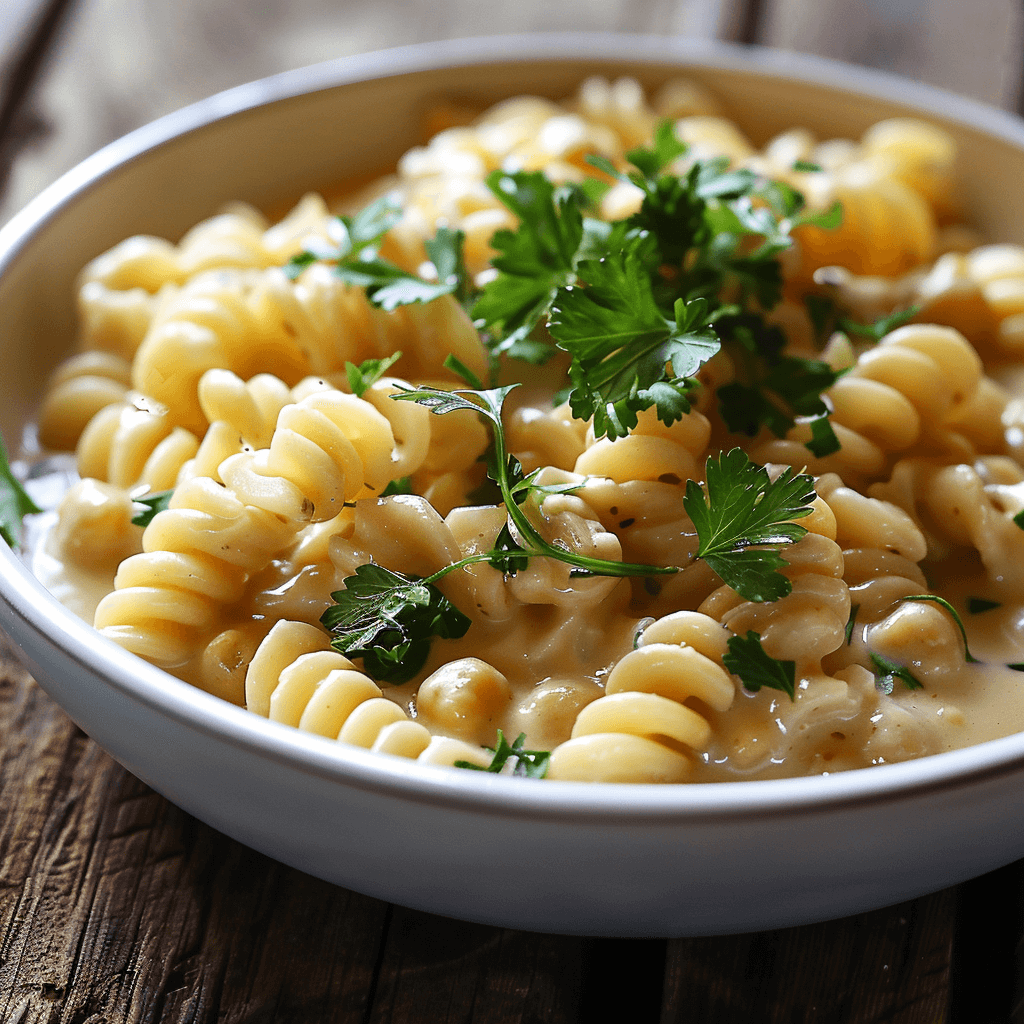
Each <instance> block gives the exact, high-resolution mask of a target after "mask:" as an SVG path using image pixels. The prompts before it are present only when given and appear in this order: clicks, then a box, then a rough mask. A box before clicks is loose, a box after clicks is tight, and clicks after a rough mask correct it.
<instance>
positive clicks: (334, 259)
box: [284, 196, 469, 311]
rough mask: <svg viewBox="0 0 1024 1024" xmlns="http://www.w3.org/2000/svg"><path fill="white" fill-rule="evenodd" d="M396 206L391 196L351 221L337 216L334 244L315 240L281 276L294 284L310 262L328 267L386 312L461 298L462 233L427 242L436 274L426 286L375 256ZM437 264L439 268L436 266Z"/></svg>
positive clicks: (397, 213) (441, 232)
mask: <svg viewBox="0 0 1024 1024" xmlns="http://www.w3.org/2000/svg"><path fill="white" fill-rule="evenodd" d="M401 212H402V211H401V207H400V206H399V205H398V204H397V203H396V202H395V200H394V199H392V198H391V197H390V196H384V197H383V198H381V199H378V200H376V202H373V203H371V204H370V205H369V206H367V207H366V208H365V209H363V210H360V211H359V213H357V214H355V215H354V216H352V217H347V216H342V217H336V218H334V220H333V221H331V224H330V233H331V236H332V241H334V242H335V245H333V246H332V245H330V244H327V243H324V242H322V241H320V240H314V241H311V242H310V243H309V248H307V249H305V250H304V251H303V252H300V253H299V254H298V255H296V256H293V257H292V258H291V260H290V261H289V262H288V263H287V264H285V267H284V272H285V274H287V275H288V277H289V278H291V279H292V280H294V279H295V278H297V277H298V276H299V274H301V273H302V271H303V270H305V269H306V267H308V266H309V265H310V264H312V263H330V264H333V265H334V270H335V273H336V274H337V275H338V276H339V277H340V278H342V279H343V280H345V281H347V282H348V283H349V284H351V285H355V286H356V287H359V288H365V289H366V295H367V298H369V300H370V301H371V302H372V303H373V304H374V305H375V306H380V307H381V308H382V309H385V310H389V311H390V310H393V309H395V308H397V307H398V306H405V305H409V304H410V303H413V302H432V301H433V300H434V299H438V298H440V297H441V296H442V295H452V294H454V295H457V296H459V297H460V298H461V297H462V296H464V295H465V293H466V290H467V288H468V287H469V285H468V282H467V277H466V268H465V264H464V262H463V259H462V244H463V241H464V236H463V234H462V232H461V231H452V230H450V229H449V228H438V231H437V234H436V235H435V236H434V238H433V239H432V240H431V241H430V242H427V243H426V247H427V252H428V254H429V255H430V257H431V260H432V261H434V266H435V268H436V269H437V271H438V280H436V281H427V280H425V279H424V278H422V277H419V276H418V275H417V274H410V273H409V272H408V271H407V270H403V269H402V268H401V267H399V266H398V265H397V264H395V263H392V262H391V261H390V260H386V259H384V258H383V257H381V256H380V255H379V249H380V245H381V242H382V241H383V238H384V236H385V235H386V234H387V233H388V231H390V230H391V228H392V227H394V226H395V224H396V223H397V222H398V220H399V219H400V217H401ZM438 264H440V265H438Z"/></svg>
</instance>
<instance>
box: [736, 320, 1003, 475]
mask: <svg viewBox="0 0 1024 1024" xmlns="http://www.w3.org/2000/svg"><path fill="white" fill-rule="evenodd" d="M826 398H827V400H828V401H829V403H830V404H831V406H832V408H833V414H832V417H831V420H832V424H833V428H834V430H835V433H836V436H837V438H838V440H839V442H840V445H841V447H840V450H839V451H838V452H836V453H835V454H833V455H828V456H824V457H821V458H815V457H814V456H812V455H811V453H810V452H808V451H807V449H806V448H804V442H806V441H809V440H810V438H811V434H810V428H809V427H807V426H804V425H799V424H798V426H797V427H796V428H794V429H793V430H792V431H791V432H790V434H789V436H788V437H787V438H786V439H784V440H769V441H766V442H764V443H762V444H760V445H758V446H756V447H755V449H754V457H755V458H756V459H757V460H758V461H764V462H785V463H790V464H792V463H797V462H801V463H802V464H805V465H806V466H807V467H808V468H809V469H810V470H812V471H813V472H816V473H823V472H837V473H839V474H840V475H841V476H842V477H843V478H844V479H845V480H847V482H849V483H853V484H861V485H863V484H865V483H867V482H870V481H872V480H879V479H884V477H885V476H886V475H887V472H888V471H889V470H890V468H891V466H892V463H893V461H894V455H895V453H899V452H902V451H906V450H908V449H910V448H915V449H917V450H922V451H926V452H934V453H935V454H936V455H938V456H940V457H942V458H949V459H964V458H966V459H970V458H973V457H974V455H975V454H976V453H977V452H978V451H979V450H981V451H986V450H987V451H990V452H991V451H992V447H991V446H994V445H999V444H1001V442H1002V437H1003V428H1002V422H1001V414H1002V410H1003V407H1004V406H1005V402H1006V396H1005V395H1004V394H1003V393H1001V392H1000V390H999V389H998V388H997V387H995V386H994V385H990V384H989V382H988V381H987V379H986V378H985V377H984V375H983V370H982V363H981V359H980V358H979V357H978V354H977V352H976V351H975V350H974V348H973V347H972V346H971V345H970V344H969V343H968V342H967V340H966V339H965V338H964V337H963V336H962V335H961V334H959V333H958V332H957V331H955V330H953V329H951V328H946V327H939V326H936V325H930V324H909V325H907V326H905V327H900V328H897V329H896V330H895V331H892V332H890V333H889V334H887V335H886V336H885V337H884V338H883V339H882V340H881V341H880V342H879V343H878V345H876V346H875V347H874V348H869V349H867V350H866V351H864V352H863V353H862V354H861V355H860V356H859V357H858V359H857V362H856V365H855V366H853V367H852V368H851V369H850V371H849V372H848V373H846V374H844V375H843V376H842V377H840V379H839V380H838V381H836V383H835V384H834V385H833V386H832V387H831V388H830V389H829V390H828V391H827V392H826Z"/></svg>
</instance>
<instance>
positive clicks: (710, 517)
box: [683, 448, 815, 601]
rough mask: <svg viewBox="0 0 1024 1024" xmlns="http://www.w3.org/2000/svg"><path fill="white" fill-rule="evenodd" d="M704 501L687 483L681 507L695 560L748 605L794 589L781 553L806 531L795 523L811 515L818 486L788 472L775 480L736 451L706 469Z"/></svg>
mask: <svg viewBox="0 0 1024 1024" xmlns="http://www.w3.org/2000/svg"><path fill="white" fill-rule="evenodd" d="M705 473H706V477H707V484H706V492H707V493H706V496H705V489H704V488H701V486H700V484H698V483H697V481H696V480H688V481H687V483H686V495H685V497H684V498H683V507H684V508H685V509H686V513H687V515H689V517H690V519H691V521H692V522H693V525H694V527H695V528H696V530H697V539H698V542H699V543H698V547H697V557H698V558H703V559H704V561H705V562H706V563H707V564H708V566H710V567H711V568H712V569H714V571H715V572H716V573H718V575H719V576H720V577H721V578H722V581H723V582H724V583H726V584H727V585H728V586H730V587H732V588H733V590H735V591H736V592H737V593H738V594H739V595H740V596H741V597H743V598H746V600H748V601H776V600H778V599H779V598H780V597H785V596H786V594H788V593H790V591H791V590H792V589H793V584H792V583H791V582H790V581H789V580H788V579H787V578H786V577H785V576H783V575H782V574H781V573H780V572H779V571H778V570H779V569H780V568H782V567H783V566H784V565H786V564H787V562H786V561H785V560H784V559H783V558H782V557H781V555H780V554H779V549H780V548H782V547H785V546H786V545H787V544H793V543H794V542H796V541H797V540H799V539H800V538H801V537H802V536H803V535H804V534H805V533H807V531H806V530H805V529H804V528H803V527H802V526H799V525H797V524H796V523H794V522H792V520H793V519H801V518H803V517H804V516H807V515H810V513H811V502H812V501H813V500H814V498H815V491H814V481H813V479H812V478H811V477H809V476H806V475H804V474H799V475H794V473H793V470H792V468H790V469H787V470H786V471H785V472H784V473H783V474H782V475H781V476H780V477H778V479H776V480H771V479H770V478H769V476H768V471H767V470H766V469H765V468H764V466H759V465H757V463H755V462H751V461H750V459H749V458H748V457H747V454H746V453H745V452H744V451H743V450H742V449H740V448H733V449H732V451H730V452H726V453H724V454H723V455H721V456H720V457H719V458H718V459H714V458H709V459H708V461H707V466H706V470H705Z"/></svg>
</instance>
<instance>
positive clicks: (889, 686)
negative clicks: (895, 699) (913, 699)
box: [871, 651, 924, 696]
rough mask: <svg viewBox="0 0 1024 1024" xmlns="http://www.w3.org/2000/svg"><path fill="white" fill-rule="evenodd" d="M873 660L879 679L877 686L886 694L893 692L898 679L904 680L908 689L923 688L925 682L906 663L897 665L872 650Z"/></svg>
mask: <svg viewBox="0 0 1024 1024" xmlns="http://www.w3.org/2000/svg"><path fill="white" fill-rule="evenodd" d="M871 661H872V663H873V664H874V666H875V669H876V670H877V671H876V675H878V679H877V681H876V682H875V686H877V687H878V689H879V690H881V691H882V693H884V694H885V695H886V696H888V695H889V694H891V693H892V691H893V690H894V689H895V687H896V680H897V679H899V680H901V681H902V682H903V684H904V685H905V686H906V688H907V689H908V690H923V689H924V684H923V683H922V682H921V681H920V680H919V679H918V678H917V677H916V676H915V675H914V673H913V672H911V671H910V669H909V668H907V667H906V666H905V665H897V664H896V662H894V661H890V660H889V659H888V658H885V657H883V656H882V655H881V654H876V653H875V652H874V651H872V652H871Z"/></svg>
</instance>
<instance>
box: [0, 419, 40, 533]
mask: <svg viewBox="0 0 1024 1024" xmlns="http://www.w3.org/2000/svg"><path fill="white" fill-rule="evenodd" d="M34 512H42V509H41V508H40V507H39V506H38V505H37V504H36V503H35V502H34V501H33V500H32V499H31V498H30V497H29V494H28V492H27V491H26V490H25V488H24V487H22V485H21V483H20V482H19V481H18V479H17V478H16V477H15V475H14V473H12V472H11V467H10V464H9V463H8V461H7V449H6V448H5V447H4V442H3V438H0V537H3V539H4V540H5V541H6V542H7V544H8V545H9V546H10V547H12V548H15V549H17V547H18V543H19V538H20V537H21V521H22V519H23V518H24V517H25V516H27V515H30V514H32V513H34Z"/></svg>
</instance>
